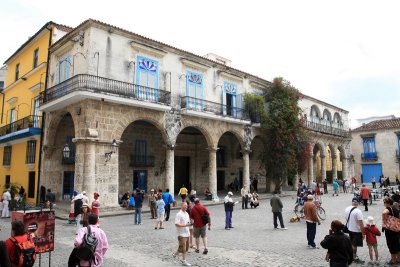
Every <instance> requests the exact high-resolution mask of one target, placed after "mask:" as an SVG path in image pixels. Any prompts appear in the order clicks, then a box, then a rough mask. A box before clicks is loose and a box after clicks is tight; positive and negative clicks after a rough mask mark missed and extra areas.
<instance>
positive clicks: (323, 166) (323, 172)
mask: <svg viewBox="0 0 400 267" xmlns="http://www.w3.org/2000/svg"><path fill="white" fill-rule="evenodd" d="M320 157H321V180H322V181H324V180H325V179H326V157H325V156H323V155H321V156H320ZM322 181H321V182H322Z"/></svg>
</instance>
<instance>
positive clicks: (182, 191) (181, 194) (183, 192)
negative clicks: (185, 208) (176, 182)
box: [178, 184, 188, 202]
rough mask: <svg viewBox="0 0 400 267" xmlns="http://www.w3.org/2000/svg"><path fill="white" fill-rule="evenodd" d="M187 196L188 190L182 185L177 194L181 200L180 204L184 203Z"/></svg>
mask: <svg viewBox="0 0 400 267" xmlns="http://www.w3.org/2000/svg"><path fill="white" fill-rule="evenodd" d="M187 194H188V190H187V188H186V187H185V185H184V184H183V185H182V187H181V189H179V193H178V196H181V198H182V202H185V199H186V196H187Z"/></svg>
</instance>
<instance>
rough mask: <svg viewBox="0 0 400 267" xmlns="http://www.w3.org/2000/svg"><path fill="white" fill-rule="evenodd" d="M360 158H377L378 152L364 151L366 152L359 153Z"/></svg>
mask: <svg viewBox="0 0 400 267" xmlns="http://www.w3.org/2000/svg"><path fill="white" fill-rule="evenodd" d="M361 159H362V160H374V161H375V160H378V153H376V152H366V153H361Z"/></svg>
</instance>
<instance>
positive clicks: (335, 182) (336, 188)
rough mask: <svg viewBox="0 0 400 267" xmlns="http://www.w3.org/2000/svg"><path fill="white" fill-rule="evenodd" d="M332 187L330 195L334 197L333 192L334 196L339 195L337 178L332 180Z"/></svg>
mask: <svg viewBox="0 0 400 267" xmlns="http://www.w3.org/2000/svg"><path fill="white" fill-rule="evenodd" d="M332 189H333V194H332V196H333V197H334V196H335V194H336V196H339V184H338V181H337V180H335V181H333V183H332Z"/></svg>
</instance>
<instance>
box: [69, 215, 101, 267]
mask: <svg viewBox="0 0 400 267" xmlns="http://www.w3.org/2000/svg"><path fill="white" fill-rule="evenodd" d="M98 219H99V217H98V216H97V215H96V214H93V213H91V214H89V225H88V226H87V227H82V228H81V229H80V230H79V232H78V235H77V236H76V238H75V242H74V247H75V248H74V249H73V250H72V253H71V255H70V256H69V260H68V267H76V266H77V265H78V266H80V267H84V266H91V267H98V266H101V265H102V263H103V257H104V254H105V253H106V251H107V249H108V241H107V236H106V234H105V232H104V231H103V230H102V229H100V228H99V227H98V226H96V225H97V221H98Z"/></svg>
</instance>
